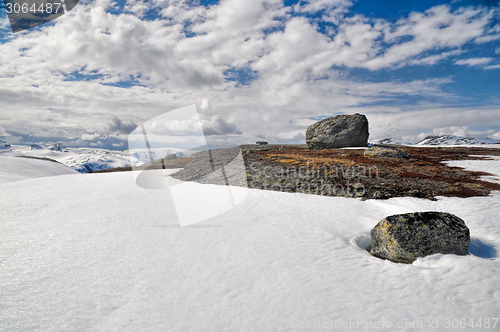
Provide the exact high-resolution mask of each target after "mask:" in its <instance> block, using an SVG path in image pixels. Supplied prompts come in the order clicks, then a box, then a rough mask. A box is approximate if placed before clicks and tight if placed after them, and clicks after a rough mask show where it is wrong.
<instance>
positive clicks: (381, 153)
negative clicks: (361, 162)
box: [364, 146, 411, 159]
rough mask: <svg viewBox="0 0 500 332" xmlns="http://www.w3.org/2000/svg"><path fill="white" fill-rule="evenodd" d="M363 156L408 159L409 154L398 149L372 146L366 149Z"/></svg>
mask: <svg viewBox="0 0 500 332" xmlns="http://www.w3.org/2000/svg"><path fill="white" fill-rule="evenodd" d="M364 154H365V155H369V156H378V157H387V158H398V159H410V158H411V156H410V154H409V153H407V152H405V151H403V150H400V149H391V148H385V147H379V146H374V147H371V148H369V149H367V150H366V151H365V152H364Z"/></svg>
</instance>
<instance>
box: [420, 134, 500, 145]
mask: <svg viewBox="0 0 500 332" xmlns="http://www.w3.org/2000/svg"><path fill="white" fill-rule="evenodd" d="M479 144H480V145H482V144H500V141H499V140H496V139H492V138H472V137H458V136H452V135H437V136H427V137H426V138H424V139H423V140H421V141H420V142H418V143H415V145H479Z"/></svg>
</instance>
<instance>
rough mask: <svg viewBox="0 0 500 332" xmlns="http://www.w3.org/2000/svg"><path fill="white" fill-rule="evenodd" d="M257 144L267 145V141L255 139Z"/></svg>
mask: <svg viewBox="0 0 500 332" xmlns="http://www.w3.org/2000/svg"><path fill="white" fill-rule="evenodd" d="M255 144H257V145H267V144H268V143H267V142H266V141H257V142H255Z"/></svg>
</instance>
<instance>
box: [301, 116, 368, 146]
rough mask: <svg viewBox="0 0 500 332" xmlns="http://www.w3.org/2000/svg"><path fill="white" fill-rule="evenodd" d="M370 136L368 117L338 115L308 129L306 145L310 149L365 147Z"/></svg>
mask: <svg viewBox="0 0 500 332" xmlns="http://www.w3.org/2000/svg"><path fill="white" fill-rule="evenodd" d="M368 135H369V133H368V119H367V118H366V116H364V115H362V114H358V113H356V114H354V115H338V116H336V117H333V118H328V119H324V120H321V121H319V122H317V123H315V124H313V125H311V126H310V127H309V128H307V131H306V143H307V147H308V148H309V149H333V148H345V147H364V146H366V145H367V144H368Z"/></svg>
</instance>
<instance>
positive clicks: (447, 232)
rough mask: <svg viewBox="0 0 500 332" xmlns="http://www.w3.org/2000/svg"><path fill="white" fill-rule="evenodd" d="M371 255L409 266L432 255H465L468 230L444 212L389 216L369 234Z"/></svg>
mask: <svg viewBox="0 0 500 332" xmlns="http://www.w3.org/2000/svg"><path fill="white" fill-rule="evenodd" d="M371 237H372V249H371V252H370V253H371V254H372V255H373V256H376V257H379V258H383V259H388V260H391V261H393V262H396V263H407V264H411V263H413V262H414V261H415V260H416V259H417V257H425V256H428V255H432V254H437V253H441V254H456V255H467V253H468V249H469V244H470V233H469V228H468V227H467V226H466V225H465V222H464V221H463V220H462V219H460V218H459V217H457V216H455V215H453V214H450V213H445V212H416V213H406V214H398V215H393V216H389V217H387V218H385V219H383V220H382V221H380V222H379V223H378V224H377V225H376V226H375V227H374V228H373V229H372V231H371Z"/></svg>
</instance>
